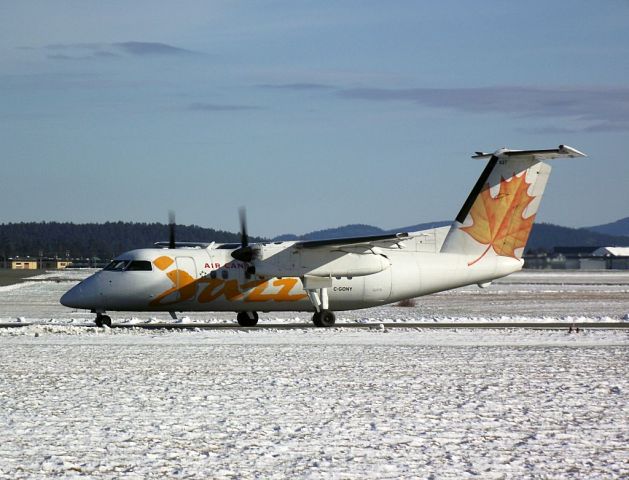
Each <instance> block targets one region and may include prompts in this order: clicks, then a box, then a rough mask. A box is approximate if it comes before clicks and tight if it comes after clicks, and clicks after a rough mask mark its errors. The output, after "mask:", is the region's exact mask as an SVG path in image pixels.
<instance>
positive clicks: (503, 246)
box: [461, 172, 535, 265]
mask: <svg viewBox="0 0 629 480" xmlns="http://www.w3.org/2000/svg"><path fill="white" fill-rule="evenodd" d="M525 177H526V172H524V173H522V174H521V175H519V176H513V177H511V179H510V180H509V181H507V180H505V179H504V178H501V179H500V190H499V191H498V194H497V195H496V196H495V197H492V196H491V194H490V191H489V190H490V186H489V183H487V184H486V185H485V186H484V187H483V190H482V191H481V193H480V194H479V195H478V197H476V200H475V201H474V204H473V205H472V208H471V210H470V214H471V215H472V221H473V223H472V225H470V226H469V227H462V228H461V230H463V231H464V232H466V233H467V234H469V235H471V236H472V238H473V239H474V240H476V241H477V242H479V243H482V244H484V245H487V248H486V249H485V251H484V252H483V253H482V255H481V256H480V257H478V258H477V259H476V260H474V261H472V262H470V263H468V265H473V264H475V263H476V262H478V261H479V260H480V259H481V258H483V257H484V256H485V254H486V253H487V252H488V251H489V249H490V248H493V249H494V251H495V252H496V254H497V255H503V256H506V257H514V258H517V257H516V255H515V250H516V249H517V248H522V247H524V246H525V245H526V241H527V239H528V237H529V233H530V232H531V228H532V227H533V221H534V220H535V214H533V215H531V216H530V217H527V218H524V210H525V209H526V207H528V205H529V204H530V203H531V202H532V201H533V199H534V198H535V197H532V196H531V195H529V194H528V188H529V186H530V185H531V184H530V183H526V178H525Z"/></svg>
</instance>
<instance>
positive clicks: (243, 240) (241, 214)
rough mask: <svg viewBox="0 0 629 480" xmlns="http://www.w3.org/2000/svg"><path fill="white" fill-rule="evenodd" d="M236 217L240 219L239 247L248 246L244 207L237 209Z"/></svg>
mask: <svg viewBox="0 0 629 480" xmlns="http://www.w3.org/2000/svg"><path fill="white" fill-rule="evenodd" d="M238 216H239V217H240V245H241V246H242V247H247V246H249V237H248V236H247V210H245V207H240V208H239V209H238Z"/></svg>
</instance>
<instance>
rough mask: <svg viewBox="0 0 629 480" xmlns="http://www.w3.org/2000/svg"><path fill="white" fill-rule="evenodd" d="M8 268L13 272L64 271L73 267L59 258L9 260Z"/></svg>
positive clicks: (69, 262)
mask: <svg viewBox="0 0 629 480" xmlns="http://www.w3.org/2000/svg"><path fill="white" fill-rule="evenodd" d="M7 263H8V264H7V267H8V268H11V269H13V270H38V269H41V270H62V269H64V268H68V267H70V266H71V265H72V262H71V261H70V260H67V259H59V258H31V257H26V258H9V260H8V262H7Z"/></svg>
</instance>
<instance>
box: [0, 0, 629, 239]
mask: <svg viewBox="0 0 629 480" xmlns="http://www.w3.org/2000/svg"><path fill="white" fill-rule="evenodd" d="M627 18H629V2H627V1H620V0H616V1H613V0H610V1H607V2H586V1H570V2H568V1H558V2H547V1H543V2H542V1H532V2H525V3H522V2H500V1H491V2H490V1H486V2H452V1H440V2H410V1H409V2H405V1H397V2H370V1H342V2H321V1H318V2H307V1H304V2H294V1H285V2H284V1H267V2H238V1H224V2H223V1H222V2H213V1H198V2H194V1H188V2H186V1H180V2H149V1H134V2H128V1H108V2H96V1H94V2H90V1H83V0H82V1H65V2H64V1H62V2H49V1H41V2H33V1H20V2H10V1H3V2H0V149H1V150H0V151H1V152H2V162H1V164H2V170H3V180H4V181H3V186H2V189H1V190H0V202H1V203H2V205H3V208H2V210H0V222H9V221H32V220H59V221H74V222H89V221H107V220H112V221H113V220H129V221H148V222H150V221H163V222H165V221H166V219H167V212H168V210H170V209H172V210H175V211H176V212H177V220H178V222H180V223H185V224H193V223H194V224H197V225H202V226H207V227H214V228H221V229H227V230H236V229H237V228H238V220H237V209H238V207H239V206H240V205H246V206H247V209H248V217H249V223H250V231H251V233H253V234H259V235H267V236H273V235H277V234H281V233H286V232H292V233H305V232H308V231H312V230H316V229H320V228H325V227H334V226H339V225H344V224H347V223H369V224H372V225H377V226H380V227H383V228H394V227H397V226H404V225H411V224H415V223H420V222H427V221H433V220H444V219H451V218H453V217H454V215H455V214H456V212H457V211H458V209H459V208H460V206H461V204H462V203H463V201H464V200H465V198H466V196H467V194H468V192H469V190H470V189H471V187H472V185H473V184H474V182H475V181H476V178H477V176H478V175H479V173H480V171H481V170H482V166H483V165H482V163H479V162H478V161H474V160H471V159H470V158H469V156H470V155H471V154H472V153H473V152H474V151H475V150H484V151H492V150H494V149H497V148H499V147H502V146H508V147H510V148H549V147H555V146H557V145H559V144H560V143H565V144H568V145H571V146H573V147H575V148H577V149H579V150H582V151H584V152H586V153H587V154H588V155H589V157H588V158H587V159H579V160H557V161H555V162H553V167H554V170H553V175H552V176H551V180H550V182H549V185H548V188H547V190H546V194H545V199H544V202H543V203H542V207H541V210H540V213H539V214H538V217H537V218H538V221H546V222H552V223H557V224H561V225H567V226H587V225H593V224H599V223H605V222H608V221H613V220H616V219H618V218H621V217H625V216H627V215H629V193H628V192H629V189H628V187H627V185H628V184H629V166H628V163H629V162H628V160H629V159H628V158H627V157H628V156H629V153H628V152H629V81H628V79H629V29H628V28H627Z"/></svg>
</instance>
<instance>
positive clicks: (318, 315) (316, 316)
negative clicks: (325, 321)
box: [312, 312, 323, 327]
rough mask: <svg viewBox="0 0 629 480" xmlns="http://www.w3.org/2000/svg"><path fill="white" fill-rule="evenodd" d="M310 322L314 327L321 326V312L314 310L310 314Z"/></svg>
mask: <svg viewBox="0 0 629 480" xmlns="http://www.w3.org/2000/svg"><path fill="white" fill-rule="evenodd" d="M312 323H314V324H315V327H323V325H322V324H321V312H315V313H314V315H313V316H312Z"/></svg>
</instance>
